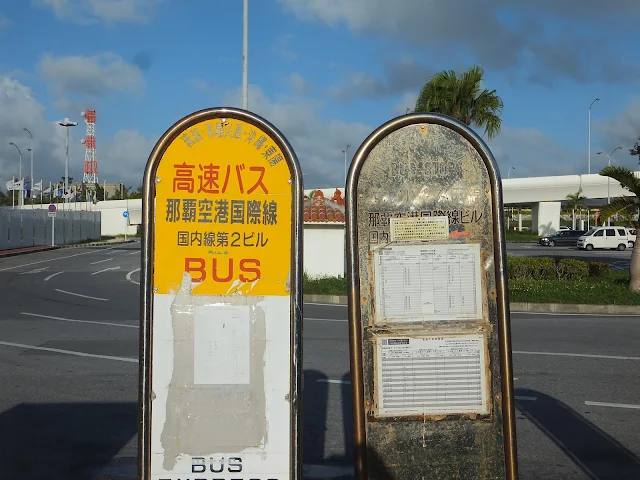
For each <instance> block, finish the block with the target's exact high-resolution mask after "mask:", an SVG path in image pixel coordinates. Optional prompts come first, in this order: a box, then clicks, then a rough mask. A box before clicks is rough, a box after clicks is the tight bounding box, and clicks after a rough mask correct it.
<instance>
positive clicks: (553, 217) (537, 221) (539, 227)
mask: <svg viewBox="0 0 640 480" xmlns="http://www.w3.org/2000/svg"><path fill="white" fill-rule="evenodd" d="M561 206H562V205H561V203H560V202H539V203H534V204H533V205H532V206H531V230H532V231H534V232H537V233H538V235H540V236H544V235H551V234H552V233H555V232H557V231H558V229H559V228H560V207H561Z"/></svg>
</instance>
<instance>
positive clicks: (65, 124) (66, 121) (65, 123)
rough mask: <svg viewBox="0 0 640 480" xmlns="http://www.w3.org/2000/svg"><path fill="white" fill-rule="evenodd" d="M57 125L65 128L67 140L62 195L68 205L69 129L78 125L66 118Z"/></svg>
mask: <svg viewBox="0 0 640 480" xmlns="http://www.w3.org/2000/svg"><path fill="white" fill-rule="evenodd" d="M58 125H60V126H61V127H66V129H67V140H66V143H65V150H66V157H67V158H66V162H65V164H64V193H65V203H69V127H75V126H77V125H78V122H72V121H71V120H69V119H68V118H65V119H64V120H61V121H59V122H58Z"/></svg>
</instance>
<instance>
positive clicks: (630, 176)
mask: <svg viewBox="0 0 640 480" xmlns="http://www.w3.org/2000/svg"><path fill="white" fill-rule="evenodd" d="M600 175H602V176H603V177H609V178H613V179H614V180H617V181H618V182H619V183H620V186H621V187H622V188H623V189H625V190H627V191H629V192H631V193H632V195H626V196H621V197H616V198H614V199H612V200H611V201H610V202H609V204H607V205H605V206H604V207H603V208H602V210H601V211H600V214H601V215H602V220H603V222H604V221H605V220H606V219H608V218H609V217H611V216H613V215H615V214H616V213H618V212H620V211H623V210H627V209H629V208H631V207H635V208H637V209H640V178H638V177H636V176H635V174H634V173H633V172H632V171H631V170H629V169H628V168H625V167H617V166H610V167H604V168H603V169H602V170H601V171H600ZM636 211H637V212H640V210H636ZM638 215H640V213H638V214H637V215H636V220H635V221H633V222H632V226H634V227H635V228H637V227H638V220H639V217H638ZM629 275H630V280H629V288H630V289H631V290H634V291H640V248H639V247H638V242H634V243H633V250H632V252H631V263H630V265H629Z"/></svg>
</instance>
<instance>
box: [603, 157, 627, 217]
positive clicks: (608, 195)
mask: <svg viewBox="0 0 640 480" xmlns="http://www.w3.org/2000/svg"><path fill="white" fill-rule="evenodd" d="M621 149H622V147H616V148H614V149H613V152H611V153H605V152H598V153H597V154H598V155H601V154H602V155H606V156H607V165H608V166H609V167H610V166H611V155H613V154H614V153H615V152H616V150H621ZM609 180H611V178H610V177H607V204H609V203H611V195H610V194H609V183H610V182H609ZM607 225H608V226H609V225H611V217H608V218H607Z"/></svg>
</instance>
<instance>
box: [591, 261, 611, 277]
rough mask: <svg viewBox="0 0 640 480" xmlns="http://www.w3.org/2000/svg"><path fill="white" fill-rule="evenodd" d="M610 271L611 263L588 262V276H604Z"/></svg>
mask: <svg viewBox="0 0 640 480" xmlns="http://www.w3.org/2000/svg"><path fill="white" fill-rule="evenodd" d="M610 272H611V265H609V264H608V263H606V262H589V276H590V277H606V276H607V275H609V273H610Z"/></svg>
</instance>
